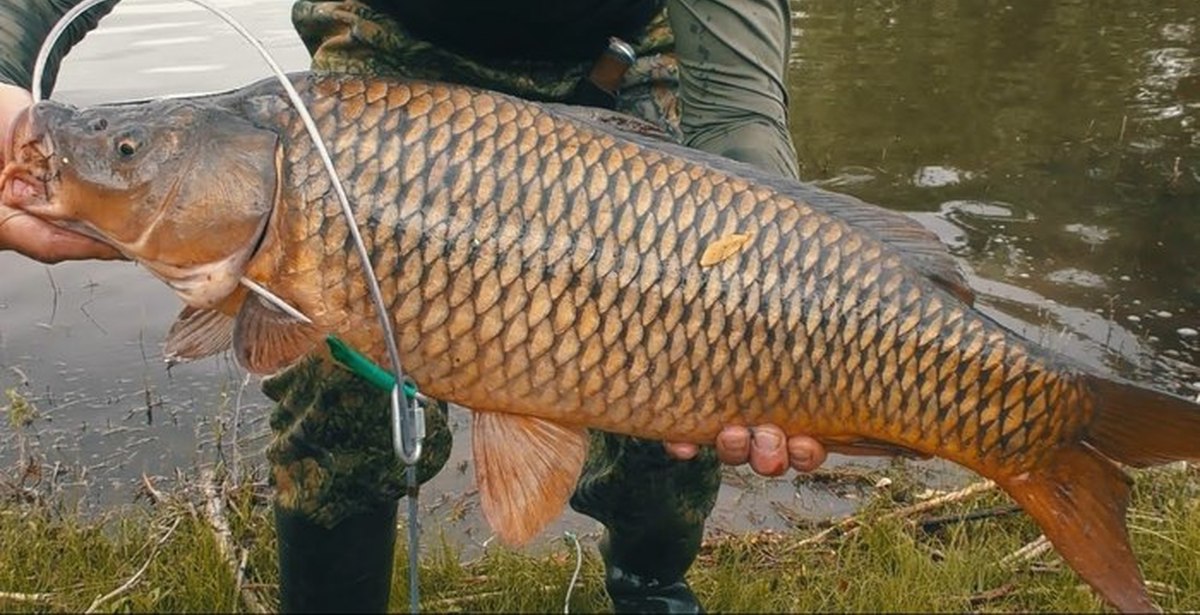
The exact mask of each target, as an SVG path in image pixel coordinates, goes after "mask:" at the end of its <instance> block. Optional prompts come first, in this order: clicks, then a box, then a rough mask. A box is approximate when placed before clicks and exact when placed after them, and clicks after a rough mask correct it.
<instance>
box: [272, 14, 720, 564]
mask: <svg viewBox="0 0 1200 615" xmlns="http://www.w3.org/2000/svg"><path fill="white" fill-rule="evenodd" d="M293 21H294V22H295V24H296V28H297V30H298V31H299V32H300V35H301V38H302V39H303V40H304V42H305V44H306V45H307V46H308V48H309V51H310V52H311V53H312V55H313V68H314V69H315V70H323V71H339V72H353V73H366V74H378V75H396V76H401V77H407V78H420V79H432V80H440V81H451V82H457V83H464V84H469V85H474V86H478V87H484V88H488V89H493V90H497V91H502V92H507V93H510V94H514V95H517V96H521V97H524V98H529V99H534V100H543V101H557V100H562V99H564V98H565V97H566V96H567V95H568V94H569V93H570V92H571V90H572V88H573V87H574V86H575V84H576V82H577V81H578V80H579V78H580V77H581V76H582V75H583V74H584V73H585V71H586V70H587V69H588V66H586V65H584V64H580V63H567V64H563V63H554V62H511V61H510V62H501V63H489V64H485V63H481V62H479V61H475V60H470V59H467V58H464V57H462V56H459V55H456V54H454V53H452V52H449V51H447V50H444V49H441V48H439V47H437V46H434V45H432V44H430V43H428V42H425V41H421V40H418V39H416V38H414V37H413V36H412V35H410V34H409V33H408V32H407V31H406V30H405V29H404V27H403V26H402V25H401V24H399V23H396V22H395V21H394V20H393V19H391V18H390V17H389V16H387V15H383V14H380V13H378V12H376V11H373V10H371V9H370V8H369V7H368V6H366V5H364V4H362V3H360V2H358V1H356V0H324V1H322V0H300V1H298V2H297V3H296V4H295V7H294V10H293ZM634 46H635V48H636V50H637V52H638V57H639V59H638V61H637V63H636V64H635V65H634V66H633V67H632V68H631V69H630V71H629V72H628V73H627V74H626V77H625V81H624V83H623V85H622V88H621V94H620V97H619V99H618V106H617V108H618V110H620V111H624V112H626V113H629V114H632V115H636V116H639V117H642V118H643V119H646V120H649V121H651V122H653V123H655V124H657V125H658V126H659V127H660V128H662V129H663V130H665V131H667V133H668V134H670V135H674V136H676V137H678V136H679V135H680V132H679V112H678V105H677V102H676V98H675V91H676V87H677V83H678V81H677V70H676V62H675V59H674V57H673V55H672V54H671V50H672V48H673V39H672V36H671V31H670V28H669V26H668V24H667V20H666V17H665V15H663V14H660V15H659V16H658V18H656V19H655V20H654V21H653V22H652V23H651V24H650V25H649V27H648V28H647V29H646V32H645V35H644V36H643V37H642V38H641V39H640V40H639V41H636V42H634ZM263 390H264V391H265V392H266V394H267V395H268V396H269V397H271V398H272V399H274V400H276V401H277V402H278V407H277V409H276V411H275V413H274V415H273V416H272V420H271V427H272V429H273V430H274V432H275V438H274V440H273V442H272V443H271V445H270V447H269V449H268V452H267V455H268V458H269V459H270V461H271V464H272V471H273V482H274V485H275V488H276V494H277V495H276V497H277V505H278V506H280V507H284V508H286V509H289V510H293V511H297V512H300V513H301V514H303V515H305V516H306V517H308V518H310V519H311V520H312V521H314V522H316V523H319V524H322V525H326V526H329V527H332V526H333V525H335V524H337V523H339V522H340V521H342V520H344V519H346V518H348V517H350V516H352V515H354V514H357V513H360V512H364V511H367V510H371V509H373V508H376V507H378V506H380V505H381V504H383V503H386V502H388V501H394V500H395V499H397V498H399V497H400V495H401V494H402V493H403V487H404V473H403V468H402V466H401V465H400V464H399V462H398V460H397V459H396V458H395V456H394V455H393V454H392V452H391V436H390V432H389V420H388V407H389V406H388V399H387V397H386V396H385V395H384V394H382V393H381V392H379V391H378V390H375V389H373V388H371V387H370V385H368V384H366V383H365V382H363V381H361V380H359V379H358V378H357V377H355V376H353V375H351V374H349V373H348V372H345V371H344V370H341V369H340V368H338V367H336V366H332V365H329V364H327V363H325V362H323V361H322V360H320V359H317V358H309V359H306V360H305V361H303V362H302V363H301V364H299V365H297V366H294V367H292V368H291V369H289V370H287V371H286V372H284V373H283V374H281V375H279V376H277V377H275V378H272V379H270V380H268V381H267V382H265V383H264V385H263ZM427 423H428V426H427V432H428V437H427V440H426V446H425V451H426V452H425V455H424V457H423V458H422V460H421V462H420V464H419V468H418V474H419V476H420V480H421V481H422V482H423V481H425V480H427V479H429V478H430V477H432V476H433V475H434V474H436V473H437V472H438V471H439V470H440V469H441V466H442V465H443V464H444V463H445V461H446V459H447V457H448V455H449V452H450V444H451V437H450V431H449V428H448V426H447V423H446V416H445V408H435V409H430V412H429V416H428V418H427ZM719 485H720V472H719V468H718V464H717V461H716V458H715V455H713V454H712V451H711V450H707V449H706V450H705V451H704V452H703V453H702V454H701V456H700V457H699V458H698V459H695V460H692V461H687V462H679V461H674V460H671V459H669V458H668V457H667V456H666V454H665V453H664V450H663V446H662V443H660V442H657V441H645V440H638V439H634V438H629V437H625V436H617V435H613V434H608V433H603V432H593V433H592V442H591V447H590V456H589V458H588V460H587V462H586V463H585V466H584V470H583V475H582V477H581V479H580V481H579V484H578V486H577V490H576V493H575V495H574V497H573V498H572V502H571V503H572V506H573V507H574V508H576V509H577V510H579V511H580V512H583V513H585V514H587V515H589V516H591V517H593V518H595V519H597V520H599V521H601V522H602V523H604V524H605V526H606V527H608V528H609V530H610V532H611V533H612V534H614V535H620V536H622V541H623V542H629V541H630V540H632V541H634V542H637V541H641V542H643V543H646V544H650V543H653V541H655V540H664V539H674V540H681V539H682V540H683V542H684V543H689V544H687V545H685V546H686V547H688V548H685V549H684V551H685V552H686V553H681V554H680V556H679V557H677V558H674V557H673V558H672V561H671V563H670V564H668V565H667V567H668V568H672V570H666V571H662V570H658V571H648V572H658V573H661V574H665V575H671V576H674V575H681V574H682V573H683V571H684V570H686V568H687V566H688V565H689V564H690V562H691V558H692V556H693V555H694V553H695V548H696V546H698V541H699V537H700V534H701V531H702V528H703V524H704V520H705V518H706V517H707V516H708V514H709V512H710V511H711V510H712V506H713V504H714V502H715V500H716V493H717V489H718V487H719ZM663 534H668V535H666V536H664V535H663ZM672 535H678V536H679V537H678V538H675V537H674V536H672ZM685 536H686V537H685ZM650 548H651V549H653V548H654V547H653V546H652V545H651V546H650ZM658 567H659V568H660V569H661V568H662V565H659V566H658Z"/></svg>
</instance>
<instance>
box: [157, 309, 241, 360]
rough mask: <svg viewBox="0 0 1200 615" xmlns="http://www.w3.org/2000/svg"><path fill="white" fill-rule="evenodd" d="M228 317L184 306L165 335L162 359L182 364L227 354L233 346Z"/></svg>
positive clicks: (230, 322) (231, 321)
mask: <svg viewBox="0 0 1200 615" xmlns="http://www.w3.org/2000/svg"><path fill="white" fill-rule="evenodd" d="M233 324H234V320H233V318H232V317H230V316H227V315H225V314H222V313H221V312H219V311H217V310H205V309H201V308H194V307H192V306H190V305H188V306H184V308H183V310H181V311H180V312H179V316H177V317H176V318H175V322H174V323H172V324H171V330H170V331H168V332H167V341H166V345H165V346H164V348H163V357H164V358H165V359H166V360H167V362H168V363H182V362H185V361H193V360H195V359H203V358H204V357H207V356H211V355H214V354H217V353H218V352H222V351H224V350H228V349H229V347H230V346H231V345H232V344H233Z"/></svg>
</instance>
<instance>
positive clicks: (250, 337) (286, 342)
mask: <svg viewBox="0 0 1200 615" xmlns="http://www.w3.org/2000/svg"><path fill="white" fill-rule="evenodd" d="M320 341H321V333H320V331H318V330H317V328H316V327H314V326H313V325H310V324H308V323H305V322H301V321H299V320H296V319H295V318H293V317H292V316H289V315H288V314H285V313H283V312H282V311H280V310H279V309H278V308H276V307H275V306H273V305H271V304H270V303H267V302H266V301H265V300H263V299H262V298H261V297H259V296H258V295H249V296H247V297H246V301H245V302H243V303H242V309H241V310H239V311H238V315H237V322H236V324H235V325H234V329H233V352H234V355H235V356H237V360H238V363H239V364H241V366H242V367H244V368H246V370H248V371H250V372H251V373H254V374H273V373H275V372H278V371H279V370H281V369H283V368H285V367H287V366H289V365H291V364H292V363H295V362H296V361H297V360H299V359H300V358H301V357H303V356H304V355H306V354H308V353H309V352H312V350H313V349H314V348H316V347H317V345H318V344H319V343H320Z"/></svg>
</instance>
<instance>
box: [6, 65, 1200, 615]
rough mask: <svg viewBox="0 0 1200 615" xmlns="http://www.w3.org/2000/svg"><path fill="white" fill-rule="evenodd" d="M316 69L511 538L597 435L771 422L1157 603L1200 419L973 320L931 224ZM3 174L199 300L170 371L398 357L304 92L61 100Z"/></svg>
mask: <svg viewBox="0 0 1200 615" xmlns="http://www.w3.org/2000/svg"><path fill="white" fill-rule="evenodd" d="M292 79H293V81H294V83H295V85H296V87H297V89H298V90H299V91H300V92H301V94H302V96H303V97H304V98H305V99H306V100H307V102H308V104H309V105H310V108H311V110H312V113H313V115H314V116H315V118H316V120H317V123H318V126H319V128H320V132H321V133H322V134H323V135H324V138H325V139H326V140H327V142H328V143H329V144H330V149H331V151H332V154H333V158H334V161H335V164H336V167H337V170H338V172H339V173H340V174H341V176H342V178H343V180H344V182H345V186H346V190H347V192H348V194H349V197H350V200H351V202H352V204H353V207H354V210H355V212H356V216H357V224H358V225H359V226H360V228H361V229H362V233H363V236H364V239H365V241H366V244H367V248H368V250H369V252H370V255H371V258H372V260H373V265H374V267H375V270H376V271H377V272H378V275H379V276H380V283H381V285H382V291H383V295H384V298H385V302H386V303H387V308H388V312H389V314H390V316H391V318H392V321H393V322H394V323H395V328H396V331H397V338H398V339H397V343H398V344H399V348H400V354H401V358H402V360H403V364H404V367H405V369H406V370H407V371H408V372H409V374H410V375H411V377H412V378H413V379H414V380H415V381H416V383H417V384H418V385H419V387H420V388H421V390H422V391H423V392H425V393H427V394H428V395H430V396H432V397H436V398H440V399H444V400H447V401H451V402H455V403H457V404H460V405H462V406H465V407H467V408H470V409H472V410H473V411H474V412H473V420H472V444H473V449H474V455H475V460H476V464H477V465H476V471H477V480H478V484H479V489H480V493H481V497H482V505H483V509H484V513H485V515H486V517H487V519H488V521H489V523H490V524H491V525H492V527H493V528H494V529H495V530H496V532H497V533H498V535H499V536H500V537H501V538H502V539H504V540H506V541H507V542H509V543H514V544H520V543H521V542H523V541H525V540H527V539H529V538H530V537H531V536H533V535H535V534H536V533H537V532H539V531H540V530H541V529H542V528H543V526H544V525H545V524H546V523H548V522H549V521H550V520H552V519H553V518H554V517H555V516H556V515H557V514H559V512H560V511H561V509H562V507H563V505H564V503H565V502H566V500H567V498H568V496H569V495H570V493H571V490H572V488H573V486H574V484H575V481H576V478H577V476H578V474H579V471H580V467H581V464H582V462H583V460H584V457H585V449H586V446H587V441H588V439H587V437H586V435H585V430H586V429H587V428H597V429H603V430H608V431H613V432H619V433H625V434H630V435H634V436H640V437H645V438H657V439H666V440H673V441H684V442H694V443H698V444H707V443H711V442H712V441H713V440H714V438H715V437H716V435H717V433H718V432H719V431H720V429H721V428H722V426H725V425H731V424H742V425H754V424H761V423H775V424H778V425H780V426H782V427H783V429H784V430H785V431H786V432H788V433H789V434H799V433H804V434H810V435H812V436H814V437H816V438H818V439H819V440H821V441H822V442H824V443H825V444H826V445H827V446H829V447H830V448H831V449H832V450H834V451H837V450H843V449H848V448H850V447H853V448H854V449H856V450H862V449H863V448H867V449H871V450H877V451H879V452H880V453H881V454H895V453H900V454H911V455H918V456H937V457H942V458H945V459H949V460H951V461H953V462H956V463H958V464H961V465H963V466H965V467H967V468H969V469H971V470H973V471H975V472H977V473H979V474H981V475H983V476H985V477H988V478H990V479H993V480H994V481H996V483H997V484H999V485H1000V486H1001V487H1003V488H1004V489H1005V490H1006V491H1007V492H1008V493H1009V494H1010V495H1011V496H1012V497H1013V498H1014V499H1015V500H1016V501H1017V502H1018V503H1019V504H1020V505H1021V506H1022V507H1023V508H1024V510H1025V511H1026V512H1027V513H1028V514H1030V515H1031V516H1032V517H1033V518H1034V519H1035V520H1036V521H1037V523H1038V524H1039V525H1040V526H1041V529H1042V530H1043V531H1044V532H1045V535H1046V536H1047V537H1048V538H1049V539H1050V541H1051V542H1052V543H1053V544H1054V546H1055V547H1056V548H1057V549H1058V551H1059V552H1060V553H1061V554H1062V556H1063V558H1064V559H1065V560H1066V561H1067V563H1069V564H1070V565H1071V566H1072V567H1073V568H1074V569H1075V570H1076V571H1077V572H1078V573H1079V574H1080V575H1081V576H1082V577H1083V578H1084V579H1086V580H1087V581H1088V582H1089V583H1090V584H1091V585H1092V586H1093V587H1094V588H1095V589H1096V590H1097V591H1098V592H1099V593H1100V594H1101V595H1103V596H1104V597H1105V598H1106V599H1107V600H1108V601H1109V602H1111V603H1112V604H1113V605H1114V606H1116V607H1118V608H1120V609H1123V610H1127V611H1144V610H1147V609H1152V608H1154V604H1153V603H1152V602H1151V600H1150V598H1149V596H1148V594H1147V591H1146V589H1145V586H1144V582H1143V580H1142V577H1141V573H1140V571H1139V569H1138V565H1137V563H1136V561H1135V559H1134V556H1133V553H1132V552H1131V550H1130V545H1129V540H1128V535H1127V530H1126V527H1125V518H1124V516H1125V509H1126V505H1127V502H1128V500H1129V492H1130V484H1129V480H1128V478H1127V476H1126V475H1125V474H1124V473H1123V472H1122V470H1121V469H1120V467H1119V464H1125V465H1129V466H1134V467H1142V466H1149V465H1153V464H1160V463H1164V462H1169V461H1173V460H1195V459H1197V458H1198V457H1200V407H1198V406H1197V405H1196V404H1193V403H1191V402H1189V401H1185V400H1183V399H1180V398H1177V397H1174V396H1171V395H1167V394H1164V393H1159V392H1156V391H1152V390H1148V389H1145V388H1140V387H1138V386H1135V385H1133V384H1129V383H1125V382H1120V381H1117V380H1114V379H1112V378H1108V377H1104V376H1101V375H1098V374H1096V373H1094V372H1093V371H1090V370H1089V369H1087V368H1085V367H1084V366H1083V365H1080V364H1079V363H1077V362H1075V361H1072V360H1070V359H1068V358H1066V357H1063V356H1059V355H1057V354H1055V353H1052V352H1050V351H1048V350H1046V349H1043V348H1040V347H1038V346H1037V345H1035V344H1033V343H1031V342H1030V341H1028V340H1025V339H1022V338H1021V337H1019V336H1018V335H1016V334H1014V333H1012V332H1010V331H1008V330H1006V329H1004V328H1003V327H1001V326H1000V325H998V324H997V323H996V322H994V321H992V320H990V319H989V318H987V317H986V316H984V315H983V314H981V313H980V312H978V311H976V310H975V309H973V308H972V306H971V302H972V298H973V297H972V293H971V290H970V289H969V288H968V286H967V285H966V283H965V281H964V279H963V277H962V276H961V275H960V273H959V272H958V270H957V268H956V265H955V263H954V261H953V259H952V258H951V257H950V256H949V255H948V254H947V252H946V251H945V250H944V248H943V247H942V246H941V245H940V244H939V243H938V242H937V240H936V238H935V236H933V235H932V234H931V233H929V232H928V231H926V230H924V229H923V228H922V227H920V226H919V225H917V224H916V223H915V222H913V221H912V220H911V219H909V218H907V217H905V216H903V215H900V214H897V213H893V212H889V211H887V210H885V209H882V208H878V207H875V206H871V205H868V204H865V203H863V202H861V201H858V200H855V199H853V198H850V197H846V196H841V195H835V194H832V193H828V192H823V191H820V190H818V189H815V188H813V187H810V186H805V185H802V184H800V183H796V182H792V181H788V180H783V179H779V178H777V177H773V176H769V175H767V174H764V173H762V172H760V171H757V170H754V169H752V168H750V167H748V166H745V165H740V164H737V163H733V162H730V161H727V160H724V159H721V158H717V157H714V156H709V155H705V154H702V153H698V152H695V151H691V150H688V149H685V148H682V147H679V146H675V145H673V144H670V143H667V142H664V141H662V140H660V139H657V138H655V137H653V136H648V135H646V134H642V133H639V132H638V131H636V130H634V131H630V130H627V129H626V128H624V127H620V126H615V125H614V124H613V123H612V122H610V121H602V120H598V119H596V118H595V117H593V116H590V115H587V114H580V113H577V112H571V111H567V110H565V109H563V108H558V107H553V106H546V105H539V104H535V103H530V102H525V101H521V100H518V99H514V98H510V97H506V96H503V95H500V94H496V93H491V92H486V91H479V90H473V89H469V88H464V87H457V86H452V85H445V84H437V83H420V82H405V81H388V80H379V79H362V78H354V77H333V76H318V75H312V74H297V75H294V76H293V77H292ZM5 160H6V161H7V164H6V168H5V170H4V171H3V175H2V176H0V178H2V180H3V194H4V198H5V199H6V201H7V202H8V203H9V204H11V205H15V206H17V207H19V208H21V209H23V210H24V211H26V212H28V213H30V214H33V215H36V216H39V217H41V218H44V219H46V220H50V221H53V222H54V223H57V224H60V225H62V226H64V227H67V228H71V229H74V230H77V231H81V232H83V233H86V234H88V235H90V236H92V237H96V238H98V239H101V240H102V241H104V242H106V243H108V244H110V245H112V246H114V247H116V248H117V249H119V250H120V251H121V252H122V253H124V254H125V255H126V256H127V257H128V258H130V259H132V260H134V261H137V262H139V263H141V264H142V265H144V266H145V267H146V268H147V269H149V270H150V271H151V272H152V273H153V274H154V275H156V276H158V277H159V278H161V279H162V280H163V281H165V282H166V283H167V284H169V285H170V286H171V287H172V288H173V289H174V290H175V291H176V292H177V293H178V294H179V296H180V297H181V298H182V299H183V301H184V302H185V303H186V307H185V308H184V310H183V312H182V313H181V314H180V319H179V320H178V321H177V322H176V324H175V325H174V326H173V328H172V330H171V331H170V333H169V335H168V341H167V353H168V354H169V355H171V356H174V357H176V358H184V359H187V358H196V357H200V356H204V355H208V354H212V353H216V352H219V351H222V350H224V349H225V348H228V347H230V346H232V348H233V349H234V352H235V354H236V356H237V359H238V360H239V361H240V362H241V364H242V365H243V366H244V367H246V368H247V369H248V370H250V371H252V372H255V373H271V372H275V371H277V370H279V369H281V368H282V367H284V366H287V365H288V364H290V363H292V362H294V361H295V360H297V359H298V358H299V357H301V356H303V355H306V354H308V353H310V352H313V351H314V350H317V349H319V348H320V347H321V346H322V345H321V344H320V341H321V340H322V338H323V336H324V335H325V334H329V333H333V334H336V335H338V336H340V337H342V338H343V339H344V340H346V341H347V342H348V343H349V344H350V345H352V346H355V347H357V348H359V349H360V350H364V351H365V352H367V353H369V354H371V355H372V356H374V357H375V358H377V359H380V360H382V359H383V357H384V353H383V348H384V347H383V344H382V334H381V328H380V327H379V326H378V322H377V321H376V314H375V312H374V307H373V305H372V303H371V302H370V299H369V294H368V290H367V285H366V282H365V279H364V276H363V267H362V266H361V263H360V262H359V260H358V257H357V255H356V253H355V250H354V249H353V248H352V246H351V244H350V239H349V234H348V227H347V224H346V221H345V220H344V218H343V215H342V213H341V209H340V205H339V204H338V202H337V201H336V197H335V196H334V191H333V190H332V189H331V186H332V184H331V181H330V179H329V178H328V177H327V175H326V173H325V171H324V169H323V167H322V163H321V162H320V159H319V157H318V154H317V151H316V149H315V148H314V146H313V144H312V142H311V141H310V139H309V136H308V135H307V133H306V132H305V130H304V128H303V125H302V123H301V120H300V118H299V116H298V115H297V113H296V112H295V111H294V109H293V108H292V106H291V105H290V103H289V102H288V100H287V98H286V96H285V95H284V93H283V90H282V88H281V87H280V86H279V84H277V83H274V82H262V83H258V84H254V85H251V86H248V87H246V88H243V89H240V90H236V91H232V92H227V93H223V94H218V95H210V96H204V97H196V98H186V99H168V100H159V101H151V102H144V103H137V104H125V105H112V106H98V107H93V108H87V109H75V108H70V107H65V106H62V105H58V104H54V103H39V104H38V105H36V106H35V107H34V108H33V109H32V111H31V112H28V113H27V114H26V115H25V116H23V118H22V119H21V120H20V121H19V122H18V125H17V127H16V128H15V130H14V131H13V136H12V139H11V142H10V143H8V144H7V146H6V155H5ZM243 277H246V278H248V279H250V280H252V281H254V282H257V283H258V284H260V285H261V286H263V287H265V288H267V289H270V291H271V292H273V293H274V294H275V295H277V296H278V297H279V298H281V299H283V300H284V301H286V302H287V303H289V304H291V305H292V306H294V307H295V308H296V309H298V310H299V311H300V312H301V313H302V314H303V315H305V316H307V317H308V318H309V319H310V320H311V323H305V322H302V321H300V320H296V319H293V318H291V317H289V316H287V315H286V314H285V313H284V312H282V311H280V310H278V309H276V308H275V307H273V306H272V305H271V303H270V302H268V301H265V300H263V299H262V298H261V297H260V296H259V295H257V294H254V293H252V292H248V291H247V290H246V288H245V287H244V286H242V285H239V280H240V279H241V278H243ZM318 351H319V350H318Z"/></svg>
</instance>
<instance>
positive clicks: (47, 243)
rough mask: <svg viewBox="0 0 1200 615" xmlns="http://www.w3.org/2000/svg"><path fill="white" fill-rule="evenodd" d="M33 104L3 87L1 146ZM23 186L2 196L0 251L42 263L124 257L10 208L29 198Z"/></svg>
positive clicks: (13, 88)
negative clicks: (23, 113) (16, 201)
mask: <svg viewBox="0 0 1200 615" xmlns="http://www.w3.org/2000/svg"><path fill="white" fill-rule="evenodd" d="M31 102H32V98H31V97H30V94H29V92H27V91H25V90H23V89H21V88H19V87H17V86H12V85H5V84H0V143H7V142H9V141H10V139H9V138H8V133H9V129H10V127H11V126H12V124H13V122H14V121H15V120H16V118H17V116H18V115H20V113H21V111H23V110H24V109H25V108H27V107H28V106H29V105H30V103H31ZM4 159H5V153H4V152H2V151H0V164H2V163H3V162H4ZM22 185H23V184H20V183H14V184H13V186H14V188H13V189H12V190H11V191H6V192H5V194H3V195H0V250H16V251H17V252H20V253H21V254H24V255H25V256H28V257H30V258H32V259H35V260H39V261H41V262H43V263H57V262H61V261H65V260H83V259H89V258H96V259H118V258H121V254H120V253H119V252H117V251H116V250H115V249H113V248H112V247H110V246H108V245H105V244H103V243H100V242H98V241H95V240H93V239H90V238H88V237H84V236H83V235H80V234H78V233H72V232H71V231H68V230H66V229H62V228H59V227H57V226H54V225H52V224H49V223H47V222H45V221H43V220H41V219H39V218H37V217H35V216H31V215H29V214H27V213H25V212H22V211H19V210H16V209H13V208H12V207H10V204H11V202H12V201H13V200H19V199H21V198H23V197H24V196H28V195H27V194H26V195H23V194H22V193H21V192H20V190H21V188H20V186H22Z"/></svg>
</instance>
